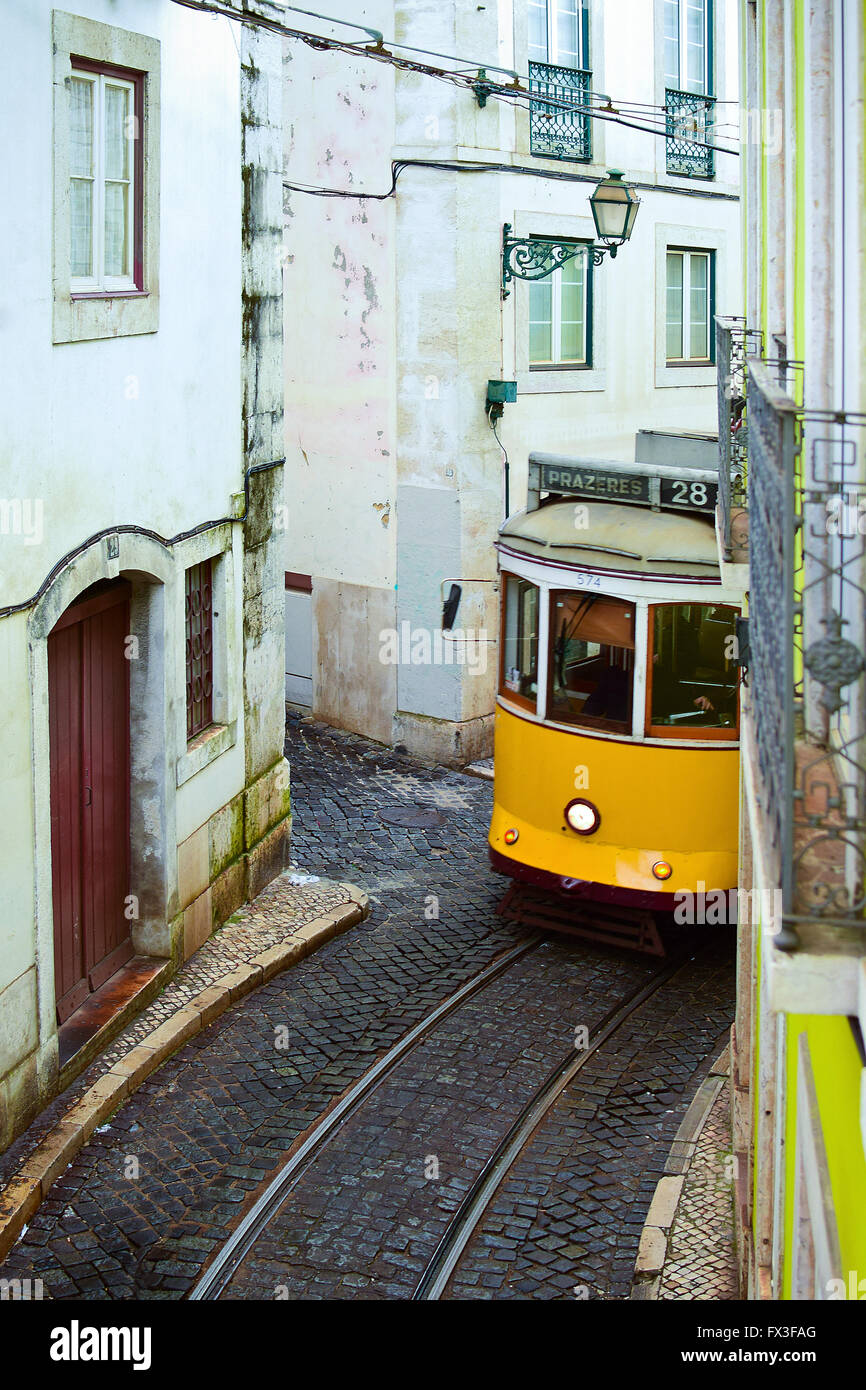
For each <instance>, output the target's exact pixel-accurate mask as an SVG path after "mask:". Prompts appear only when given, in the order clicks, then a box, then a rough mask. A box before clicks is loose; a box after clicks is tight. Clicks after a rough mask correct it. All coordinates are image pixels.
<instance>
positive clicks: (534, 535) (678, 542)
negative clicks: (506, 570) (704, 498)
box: [499, 500, 719, 580]
mask: <svg viewBox="0 0 866 1390" xmlns="http://www.w3.org/2000/svg"><path fill="white" fill-rule="evenodd" d="M578 509H579V510H578ZM584 523H585V524H584ZM499 537H500V540H499V545H500V546H502V545H507V546H508V548H509V549H510V550H515V551H518V552H519V553H520V554H521V555H525V556H527V558H529V559H539V560H545V561H547V563H548V564H556V565H563V566H567V565H575V566H580V567H581V568H587V567H591V568H593V569H610V570H619V571H620V572H621V571H623V570H626V571H628V572H629V573H634V574H648V575H649V574H666V575H677V576H683V577H688V576H690V575H693V576H694V577H695V578H696V579H704V580H706V579H712V578H714V577H715V576H716V575H717V574H718V563H719V562H718V550H717V547H716V535H715V530H714V527H713V524H712V522H711V521H710V520H708V519H705V518H704V517H701V516H695V515H690V514H687V513H682V512H663V511H650V510H648V509H646V510H645V509H642V508H638V507H633V506H629V505H627V504H623V503H620V504H617V503H613V502H589V501H585V500H582V501H580V502H575V501H574V500H570V501H568V502H551V503H547V504H543V505H542V506H540V507H537V508H534V509H533V510H531V511H521V512H515V513H514V515H513V516H510V517H509V518H508V520H507V521H506V522H505V523H504V525H503V526H502V527H501V528H500V531H499Z"/></svg>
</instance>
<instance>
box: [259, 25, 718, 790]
mask: <svg viewBox="0 0 866 1390" xmlns="http://www.w3.org/2000/svg"><path fill="white" fill-rule="evenodd" d="M329 9H330V11H331V12H332V13H335V14H337V15H339V16H345V18H346V19H347V20H348V19H351V20H353V21H355V22H363V23H364V24H365V25H368V26H370V27H371V28H375V29H378V30H380V31H381V32H382V33H383V35H384V40H385V47H386V48H387V49H389V51H393V52H394V53H396V54H398V55H402V56H403V57H406V56H408V57H412V58H417V59H418V60H419V61H427V62H432V63H434V64H438V66H440V67H441V68H443V69H453V68H454V67H455V66H456V64H455V63H454V62H453V61H450V60H446V59H444V58H443V59H441V60H440V59H436V58H433V59H431V58H427V59H423V58H422V56H421V55H418V54H414V53H413V54H409V53H408V52H407V51H406V50H405V49H401V48H400V47H399V45H412V46H413V47H414V48H415V49H425V50H430V51H432V52H433V53H436V54H442V55H451V56H452V57H454V58H458V59H463V60H466V61H465V62H464V64H463V66H464V68H469V69H471V68H473V67H475V66H477V68H478V69H481V68H484V70H485V71H484V74H482V75H481V77H480V81H483V80H484V78H485V77H486V79H487V80H488V81H494V82H501V83H504V84H506V85H507V84H509V83H510V82H512V81H513V77H512V76H511V75H510V74H517V75H519V77H520V78H521V81H522V84H523V85H524V86H525V85H526V80H527V78H529V79H531V81H532V84H533V91H538V92H539V93H541V95H547V96H548V98H549V101H548V103H545V102H543V101H541V100H537V101H533V102H531V103H530V102H528V101H527V100H526V99H516V100H513V101H512V100H505V99H501V98H500V97H499V96H497V95H495V94H494V95H486V94H485V93H484V90H483V87H482V88H481V90H480V92H479V93H478V95H476V94H475V93H474V92H473V91H471V90H466V89H465V88H459V87H455V86H454V85H453V84H451V83H449V82H447V81H441V80H440V81H437V80H436V79H435V78H433V77H430V76H426V75H421V74H417V73H412V72H405V71H395V70H394V69H393V68H392V67H391V66H389V65H387V64H382V63H378V62H375V61H372V60H369V59H361V58H356V57H354V56H351V57H347V56H345V55H341V54H338V53H333V52H315V51H312V50H310V49H309V48H307V47H305V46H303V45H301V44H298V43H293V42H291V41H290V42H288V43H287V45H286V53H285V74H286V86H285V91H286V94H287V101H288V103H289V104H290V105H291V106H292V109H293V110H303V112H304V114H303V117H302V118H299V119H297V120H295V121H293V122H288V121H287V122H286V127H285V131H286V141H285V154H286V164H285V168H286V175H285V178H286V189H285V246H284V257H285V262H286V276H285V282H284V284H285V303H286V325H287V332H286V346H285V369H286V402H287V422H288V428H287V440H286V458H287V468H286V505H287V510H288V524H289V536H290V546H291V555H292V562H291V563H292V565H293V571H292V572H291V573H290V574H287V576H286V590H287V593H286V631H287V648H286V650H287V679H286V695H287V699H288V700H289V701H292V702H294V703H296V704H299V705H302V706H307V707H311V708H312V710H313V712H314V713H315V714H316V715H317V716H318V717H320V718H323V719H325V720H326V721H328V722H331V723H333V724H335V725H340V726H343V727H346V728H349V729H353V730H355V731H357V732H362V733H364V734H367V735H369V736H370V737H372V738H374V739H377V740H379V741H381V742H382V743H385V744H396V745H400V744H404V745H406V746H407V747H408V748H409V749H410V750H411V751H414V752H416V753H419V754H421V755H423V756H428V757H433V758H436V759H439V760H441V761H446V762H451V763H455V764H462V763H465V762H467V761H468V760H469V759H470V758H472V757H473V756H477V755H479V754H483V753H485V752H489V751H490V746H491V740H492V710H493V703H494V691H495V686H496V673H495V671H494V667H495V664H496V661H495V656H494V653H495V650H496V646H495V643H496V637H497V631H498V613H499V593H498V583H497V572H496V560H495V552H494V549H493V542H494V540H495V537H496V533H497V530H498V527H499V526H500V524H501V522H502V520H503V517H504V514H505V467H504V453H503V449H504V451H505V452H507V456H508V459H509V470H508V472H509V506H510V510H512V511H514V510H516V509H518V508H519V507H521V506H523V505H524V504H525V500H526V479H527V462H528V456H529V453H530V452H531V451H536V452H537V451H544V452H549V453H554V454H559V455H567V456H570V457H575V456H577V457H582V458H596V459H601V458H610V459H621V460H627V459H632V458H634V449H635V435H636V433H637V431H638V430H656V431H671V430H672V431H687V432H694V433H698V434H703V433H706V434H715V432H716V428H717V424H716V398H715V390H714V384H715V369H714V365H713V340H712V322H713V314H714V313H720V312H724V311H725V306H726V305H734V304H736V303H737V299H738V291H739V275H740V268H739V267H740V257H739V214H738V204H737V196H738V159H737V158H736V156H735V155H733V154H730V153H722V152H720V150H721V149H722V148H723V149H725V150H729V149H735V148H736V142H735V141H734V140H733V139H731V138H730V136H731V135H732V134H733V131H732V130H730V128H726V126H725V121H726V115H725V113H726V112H728V111H730V112H734V111H735V110H736V106H735V105H731V106H725V105H724V104H723V103H725V102H732V103H735V102H736V99H737V42H738V40H737V16H736V7H735V5H734V4H731V3H728V0H715V3H713V0H515V2H514V3H500V4H498V5H492V4H489V5H477V6H476V5H471V6H470V5H463V4H460V3H458V2H457V0H450V3H437V4H436V5H426V4H424V5H422V4H418V3H409V2H407V3H402V4H401V3H392V2H391V0H376V2H375V3H370V4H368V5H365V6H364V7H363V13H362V14H358V13H355V12H353V11H354V10H355V9H356V7H353V6H350V5H348V4H342V5H340V4H337V3H332V4H331V6H330V7H329ZM297 22H300V21H297ZM305 22H306V23H308V24H311V23H312V21H305ZM319 30H320V32H321V33H322V34H325V35H339V36H340V37H342V38H347V37H352V38H355V39H357V38H358V34H357V32H355V33H351V31H348V30H346V29H340V28H338V27H336V26H330V27H328V26H325V25H321V24H320V25H319ZM395 45H396V46H395ZM494 65H496V67H497V68H499V69H504V70H505V71H498V70H494ZM608 97H610V103H608V100H607V98H608ZM482 102H483V103H484V104H483V105H482V104H481V103H482ZM557 103H562V104H559V105H558V104H557ZM569 106H570V107H571V108H572V109H568V108H569ZM575 108H576V109H575ZM668 122H671V124H670V126H669V125H668ZM636 127H637V128H636ZM669 129H670V130H671V131H672V132H673V134H672V135H668V134H667V132H668V130H669ZM704 137H706V139H704ZM713 145H714V146H716V147H717V148H715V149H711V148H710V146H713ZM610 168H616V169H619V170H622V171H623V172H624V176H625V179H626V181H628V182H630V183H633V184H634V185H635V189H636V192H637V194H638V196H639V197H640V199H641V205H640V209H639V213H638V216H637V222H636V226H635V230H634V233H633V235H632V238H631V241H630V242H629V243H628V244H627V246H625V247H624V248H623V249H622V250H621V251H620V253H619V255H618V257H617V258H616V260H611V259H610V258H609V257H608V258H606V259H605V261H604V262H603V264H601V265H600V266H598V267H595V268H592V267H586V266H585V263H584V261H583V259H582V257H581V258H574V259H572V260H571V261H569V262H568V264H567V265H566V266H564V267H563V269H562V270H557V271H556V272H555V273H554V274H553V276H552V277H551V278H550V279H548V280H547V281H546V282H544V283H538V284H534V285H531V284H528V283H526V282H525V281H523V280H515V281H513V282H511V284H510V285H509V286H508V289H509V293H508V295H507V297H504V298H503V296H502V243H503V228H504V226H505V225H506V224H508V225H509V226H510V228H511V235H513V236H515V237H519V238H552V239H559V240H568V241H577V242H591V241H592V240H593V239H594V235H595V233H594V226H593V221H592V217H591V215H590V206H589V196H590V194H591V193H592V192H593V189H594V188H595V186H596V185H597V183H598V182H599V180H600V179H602V178H604V177H605V174H606V171H607V170H608V169H610ZM392 184H393V191H392V192H391V194H390V196H388V195H389V189H391V188H392ZM364 194H366V195H368V196H361V195H364ZM333 195H338V196H333ZM345 195H349V196H345ZM488 380H496V381H510V382H516V384H517V401H516V403H515V404H510V405H506V406H505V413H504V417H503V418H502V419H501V420H500V421H499V424H498V428H497V432H498V434H499V438H500V439H501V442H502V446H503V449H501V448H500V444H499V443H498V442H497V439H496V438H495V437H494V434H493V431H492V429H491V426H490V423H489V420H488V417H487V414H486V413H485V400H486V395H487V383H488ZM453 584H456V585H458V586H459V588H460V591H461V596H460V603H459V608H458V610H457V615H456V619H455V622H454V628H453V636H452V637H449V634H448V632H447V631H446V633H445V634H444V638H443V639H441V640H440V642H439V643H438V644H437V642H436V640H435V634H436V632H437V631H438V630H439V629H440V628H441V626H442V613H443V601H444V600H445V599H447V598H448V596H449V594H450V593H451V591H452V585H453ZM394 633H396V634H397V638H398V640H397V645H396V648H395V643H394V641H393V640H392V641H389V640H388V634H394ZM479 635H480V637H479ZM472 637H474V638H475V640H474V641H468V640H467V639H468V638H472ZM395 650H396V651H397V659H396V660H395V659H393V658H394V652H395ZM428 653H429V656H428Z"/></svg>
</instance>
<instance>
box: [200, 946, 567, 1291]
mask: <svg viewBox="0 0 866 1390" xmlns="http://www.w3.org/2000/svg"><path fill="white" fill-rule="evenodd" d="M545 939H546V938H545V937H543V936H538V935H535V936H532V937H529V938H528V939H527V940H525V941H522V942H521V943H520V944H519V945H518V946H512V947H511V949H510V950H508V951H506V952H505V953H504V954H503V955H501V956H498V957H497V958H496V959H495V960H493V961H491V963H490V964H489V965H487V966H485V968H484V969H483V970H482V971H480V972H479V973H478V974H477V975H475V976H473V978H472V979H471V980H467V982H466V984H465V985H461V986H460V988H459V989H458V990H457V991H456V993H454V994H452V995H451V996H450V997H449V998H448V999H445V1000H444V1001H443V1002H442V1003H441V1004H439V1005H438V1006H437V1007H436V1008H435V1009H434V1010H433V1011H432V1013H429V1014H427V1016H426V1017H425V1018H423V1019H422V1020H421V1021H420V1023H416V1024H415V1026H414V1027H413V1028H411V1029H410V1030H409V1032H408V1033H406V1034H404V1036H403V1037H402V1038H401V1039H400V1040H399V1042H396V1043H395V1044H394V1046H393V1047H391V1048H389V1049H388V1051H387V1052H386V1053H385V1054H384V1055H383V1056H382V1057H380V1058H379V1061H378V1062H376V1064H375V1065H374V1066H372V1067H371V1068H370V1070H369V1071H367V1072H365V1073H364V1075H363V1076H362V1077H360V1079H359V1080H358V1081H356V1082H355V1084H354V1085H353V1086H351V1087H350V1088H349V1090H348V1091H347V1092H346V1093H345V1095H344V1096H343V1097H342V1099H341V1100H340V1101H339V1102H338V1104H337V1105H335V1106H334V1108H333V1110H330V1111H329V1112H328V1113H327V1114H326V1115H324V1116H323V1117H322V1118H321V1120H319V1121H318V1122H317V1123H316V1124H315V1125H314V1126H313V1128H312V1130H311V1131H310V1133H309V1134H308V1135H307V1138H306V1139H305V1140H304V1142H303V1143H302V1144H301V1145H300V1146H299V1147H298V1149H296V1151H295V1152H294V1153H293V1154H292V1156H291V1157H290V1158H289V1159H287V1161H286V1162H285V1163H284V1164H283V1166H282V1168H281V1169H280V1170H279V1172H278V1173H277V1174H276V1175H275V1176H274V1177H273V1178H272V1179H271V1181H270V1182H269V1183H268V1185H267V1187H266V1188H265V1190H264V1192H263V1193H262V1194H261V1196H260V1197H259V1198H258V1200H257V1201H256V1202H255V1203H254V1205H253V1206H252V1207H251V1208H250V1210H249V1211H248V1212H247V1214H246V1216H245V1217H243V1219H242V1220H241V1221H240V1222H239V1224H238V1225H237V1226H236V1227H235V1229H234V1231H233V1232H232V1234H231V1235H230V1236H229V1238H228V1240H227V1241H226V1242H225V1244H224V1245H223V1246H222V1248H221V1250H220V1252H219V1254H218V1255H217V1256H216V1258H215V1259H214V1260H213V1261H212V1263H211V1264H210V1265H208V1267H207V1268H206V1269H205V1271H204V1273H203V1274H202V1276H201V1278H200V1279H199V1280H198V1282H197V1283H196V1284H195V1285H194V1286H193V1288H192V1289H191V1290H190V1292H189V1294H188V1295H187V1298H188V1299H189V1300H191V1301H195V1302H201V1301H204V1300H206V1299H215V1298H218V1297H219V1295H220V1293H221V1292H222V1290H223V1289H224V1288H225V1286H226V1284H228V1282H229V1281H230V1279H231V1278H232V1276H233V1275H234V1273H235V1271H236V1270H237V1268H238V1266H239V1265H240V1264H241V1262H242V1261H243V1260H244V1259H245V1257H246V1256H247V1254H248V1253H249V1251H250V1249H251V1248H252V1246H253V1245H254V1244H255V1242H256V1240H257V1239H258V1237H259V1236H260V1235H261V1233H262V1231H263V1230H264V1229H265V1227H266V1226H267V1225H268V1223H269V1222H270V1221H271V1220H272V1218H273V1217H274V1216H275V1215H276V1213H277V1211H278V1210H279V1208H280V1206H281V1205H282V1203H283V1201H284V1200H285V1198H286V1196H287V1195H288V1193H289V1191H290V1190H291V1188H292V1186H293V1185H294V1182H295V1181H296V1180H297V1178H299V1177H300V1176H301V1174H302V1173H303V1171H304V1170H305V1169H306V1168H307V1167H308V1166H309V1165H310V1163H312V1161H313V1160H314V1159H315V1158H316V1156H317V1155H318V1153H319V1152H320V1151H321V1150H322V1149H323V1148H324V1147H325V1145H326V1144H327V1143H328V1142H329V1141H330V1140H331V1138H333V1136H334V1134H335V1132H336V1131H337V1130H338V1129H339V1127H340V1126H341V1125H342V1124H343V1123H344V1121H345V1120H347V1119H348V1118H349V1116H350V1115H351V1114H353V1113H354V1111H355V1110H357V1109H358V1107H359V1106H360V1105H361V1104H362V1103H363V1102H364V1101H365V1100H366V1099H367V1097H368V1096H370V1095H371V1094H372V1092H373V1091H375V1090H376V1088H377V1087H378V1086H379V1085H380V1084H381V1082H382V1081H383V1080H384V1079H385V1077H386V1076H387V1074H388V1073H389V1072H390V1071H391V1070H392V1068H393V1067H395V1066H396V1065H397V1063H398V1062H400V1061H401V1060H402V1059H403V1058H404V1057H405V1056H406V1055H407V1054H408V1053H409V1052H411V1051H412V1050H413V1048H415V1047H416V1046H417V1045H418V1043H420V1042H421V1041H422V1040H423V1039H424V1038H425V1037H426V1035H427V1034H428V1033H429V1032H431V1031H432V1029H434V1028H435V1027H436V1026H437V1024H439V1023H441V1022H442V1020H443V1019H444V1018H447V1017H448V1016H449V1014H452V1013H454V1011H455V1010H456V1009H459V1008H460V1006H461V1005H462V1004H464V1003H465V1002H466V1000H467V999H470V998H471V997H472V996H473V995H474V994H477V993H478V991H479V990H481V989H484V987H485V986H486V985H488V984H490V983H491V981H492V980H495V979H497V978H498V976H500V975H502V974H504V972H505V971H506V970H508V968H509V966H511V965H513V964H514V963H515V961H518V960H520V959H521V957H522V956H525V955H528V954H529V952H530V951H534V950H536V948H537V947H538V946H540V945H541V944H542V942H543V941H544V940H545Z"/></svg>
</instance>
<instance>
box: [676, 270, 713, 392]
mask: <svg viewBox="0 0 866 1390" xmlns="http://www.w3.org/2000/svg"><path fill="white" fill-rule="evenodd" d="M714 281H715V257H714V254H713V252H712V251H681V250H677V249H676V248H670V247H669V248H668V253H667V287H666V313H665V357H666V359H667V365H668V366H676V365H678V364H680V363H682V364H683V365H688V364H694V363H700V364H702V365H703V364H706V365H710V364H711V363H712V361H713V358H714V355H715V353H714V342H713V337H712V334H711V332H710V327H711V325H712V322H713V314H714V312H715V305H714V302H713V301H714V299H715V284H714Z"/></svg>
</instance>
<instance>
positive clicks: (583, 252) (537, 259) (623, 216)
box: [502, 169, 640, 299]
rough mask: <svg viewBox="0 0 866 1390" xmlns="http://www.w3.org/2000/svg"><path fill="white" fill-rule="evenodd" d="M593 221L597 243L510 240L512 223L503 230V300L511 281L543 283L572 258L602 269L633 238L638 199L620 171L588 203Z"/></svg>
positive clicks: (529, 238) (524, 238)
mask: <svg viewBox="0 0 866 1390" xmlns="http://www.w3.org/2000/svg"><path fill="white" fill-rule="evenodd" d="M589 205H590V207H591V208H592V220H593V222H594V223H595V230H596V232H597V234H598V237H599V240H598V241H596V242H593V243H592V244H591V245H588V244H587V243H586V242H584V241H556V240H553V239H551V238H549V237H513V236H512V235H511V223H510V222H506V223H505V225H504V227H503V228H502V298H503V299H505V298H506V296H507V295H508V292H509V291H508V284H509V281H511V280H515V279H517V280H543V279H544V277H545V276H547V275H550V273H551V271H554V270H556V269H557V267H558V266H561V265H564V264H565V262H566V261H571V260H573V259H574V257H575V256H586V257H587V259H589V258H590V257H591V258H592V263H593V265H601V263H602V261H603V260H604V258H605V256H606V255H607V254H608V253H610V256H611V258H613V257H614V256H615V255H616V253H617V251H618V250H619V248H620V246H622V245H623V243H624V242H626V241H628V239H629V237H630V236H631V234H632V228H633V227H634V223H635V218H636V217H637V210H638V208H639V206H640V198H638V197H637V196H636V195H635V192H634V189H633V188H632V187H631V185H630V184H627V183H623V181H622V170H621V169H610V170H608V175H607V178H606V179H602V181H601V183H600V184H598V186H597V188H596V190H595V192H594V193H593V195H592V197H591V198H590V200H589Z"/></svg>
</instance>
